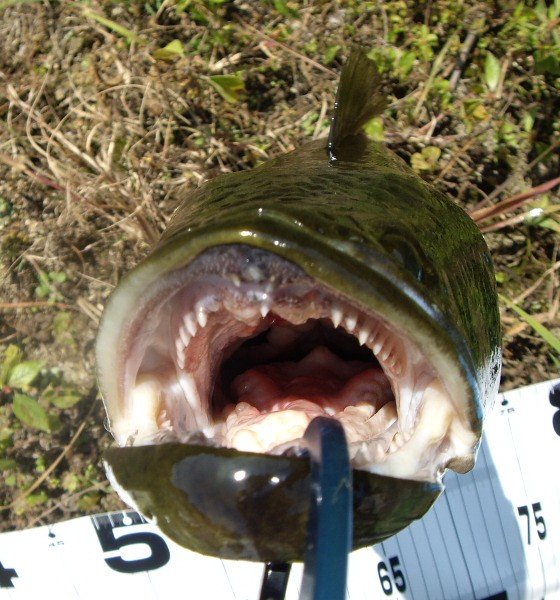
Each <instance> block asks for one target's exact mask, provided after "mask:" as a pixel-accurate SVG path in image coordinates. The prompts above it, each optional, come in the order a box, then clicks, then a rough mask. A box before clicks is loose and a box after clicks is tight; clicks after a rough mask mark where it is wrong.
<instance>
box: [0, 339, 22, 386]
mask: <svg viewBox="0 0 560 600" xmlns="http://www.w3.org/2000/svg"><path fill="white" fill-rule="evenodd" d="M22 356H23V352H22V351H21V350H20V349H19V348H18V347H17V346H15V345H14V344H10V345H9V346H8V347H7V348H6V350H5V351H4V356H3V360H2V368H1V369H0V387H3V386H5V385H6V384H7V383H8V379H9V378H10V373H11V371H12V369H13V368H14V366H15V365H17V364H18V363H19V362H20V361H21V358H22Z"/></svg>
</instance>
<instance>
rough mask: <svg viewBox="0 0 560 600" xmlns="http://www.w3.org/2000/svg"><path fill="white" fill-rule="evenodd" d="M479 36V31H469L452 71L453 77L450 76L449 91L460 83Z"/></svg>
mask: <svg viewBox="0 0 560 600" xmlns="http://www.w3.org/2000/svg"><path fill="white" fill-rule="evenodd" d="M477 37H478V32H476V33H475V32H474V31H469V33H468V34H467V37H466V38H465V41H464V42H463V45H462V46H461V52H460V53H459V59H458V60H457V65H456V67H455V69H454V70H453V73H451V77H450V78H449V91H451V92H452V91H453V90H454V89H455V88H456V87H457V84H458V83H459V78H460V77H461V73H462V72H463V69H464V68H465V66H466V64H467V60H468V58H469V56H470V54H471V51H472V49H473V46H474V43H475V42H476V39H477Z"/></svg>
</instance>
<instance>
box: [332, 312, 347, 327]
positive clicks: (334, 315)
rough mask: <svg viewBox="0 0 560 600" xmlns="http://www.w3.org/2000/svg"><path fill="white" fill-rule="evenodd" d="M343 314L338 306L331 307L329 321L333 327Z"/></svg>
mask: <svg viewBox="0 0 560 600" xmlns="http://www.w3.org/2000/svg"><path fill="white" fill-rule="evenodd" d="M343 316H344V315H343V313H342V309H340V308H339V307H338V306H333V307H332V308H331V321H332V323H333V325H334V328H335V329H336V328H337V327H338V326H339V325H340V324H341V323H342V317H343Z"/></svg>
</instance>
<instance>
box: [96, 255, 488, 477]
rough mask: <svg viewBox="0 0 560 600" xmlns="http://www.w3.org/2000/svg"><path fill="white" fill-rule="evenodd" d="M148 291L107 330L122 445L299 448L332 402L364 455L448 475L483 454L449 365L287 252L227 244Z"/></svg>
mask: <svg viewBox="0 0 560 600" xmlns="http://www.w3.org/2000/svg"><path fill="white" fill-rule="evenodd" d="M143 291H144V290H143ZM139 295H140V301H139V308H138V309H137V310H136V312H135V314H132V315H130V314H125V313H126V312H127V311H123V310H122V309H121V308H120V307H119V305H118V302H117V303H115V302H113V304H112V306H110V311H109V313H108V315H106V317H105V318H104V323H103V326H102V331H101V332H100V336H99V345H98V358H99V359H100V361H99V362H100V385H101V389H102V391H103V393H104V401H105V404H106V408H107V412H108V415H109V419H110V426H111V430H112V432H113V434H114V435H115V437H116V439H117V441H118V443H119V444H120V445H123V446H124V445H144V444H153V443H160V442H165V441H181V442H187V443H204V444H209V445H216V446H225V447H232V448H236V449H238V450H240V451H249V452H266V453H272V454H274V453H276V454H281V453H285V452H296V453H297V452H298V451H299V449H300V448H301V447H302V437H303V432H304V431H305V429H306V427H307V425H308V424H309V422H310V420H311V419H312V418H313V417H314V416H317V415H318V414H327V415H329V416H332V417H333V418H336V419H338V420H339V421H340V422H341V423H342V425H343V427H344V430H345V433H346V436H347V439H348V444H349V451H350V455H351V459H352V463H353V466H354V467H355V468H359V469H364V470H368V471H371V472H375V473H379V474H384V475H389V476H393V477H399V478H408V479H421V480H426V481H437V480H438V479H439V478H440V476H441V474H442V472H443V471H444V470H445V468H446V466H447V465H448V464H449V463H450V462H455V463H456V464H462V465H463V467H465V466H466V467H467V468H468V466H469V465H470V464H472V462H473V461H474V454H475V449H476V445H477V442H478V437H479V435H478V432H477V431H473V430H472V428H471V427H470V425H469V419H468V418H467V416H466V415H465V411H464V407H465V405H466V403H467V400H466V398H456V397H452V396H451V394H450V393H449V391H448V387H447V386H446V382H447V380H449V379H450V376H449V374H448V373H442V372H441V369H440V370H439V371H436V369H435V368H434V366H433V364H432V362H431V361H430V360H428V359H427V358H426V355H427V353H426V352H424V351H422V349H420V348H419V347H418V345H417V344H415V343H413V342H412V341H411V339H410V338H409V337H408V336H406V335H405V334H403V333H402V332H401V331H399V330H398V328H397V327H396V326H395V325H394V324H391V323H389V322H388V321H387V320H385V319H384V318H382V317H380V316H378V315H375V314H373V313H371V312H370V311H367V310H366V309H365V308H364V307H363V306H360V305H358V304H356V303H354V302H353V301H352V300H351V299H349V298H346V297H344V294H342V293H340V292H339V291H335V290H332V289H328V288H327V287H325V286H323V285H319V284H318V283H317V281H315V280H314V279H313V278H311V277H310V276H309V275H307V274H305V273H304V272H303V271H301V269H299V268H298V267H296V266H295V265H294V264H292V263H290V262H289V261H286V260H285V259H282V258H280V257H278V256H275V255H273V254H271V253H269V252H266V251H261V250H257V249H255V248H251V247H249V246H242V245H231V246H227V247H226V246H224V247H221V248H215V249H212V250H209V251H207V252H205V253H204V254H202V255H201V256H200V257H199V258H198V259H196V260H195V261H193V263H191V265H190V266H188V267H185V268H183V269H179V270H177V271H175V272H173V273H172V274H171V275H169V276H167V278H166V282H165V284H164V285H163V286H162V290H161V291H157V292H154V293H153V294H152V295H151V296H149V295H148V297H147V299H146V298H145V297H144V296H143V295H142V293H140V290H139ZM110 339H113V340H116V342H117V344H116V346H117V347H115V348H113V347H111V346H109V344H108V340H110ZM341 348H342V349H341ZM430 351H431V352H433V348H431V349H430ZM452 368H453V365H452V364H450V369H452ZM452 375H453V374H452ZM111 381H112V382H113V389H116V390H118V393H116V394H115V393H111V391H110V388H111ZM313 381H315V382H317V381H319V384H317V383H315V384H314V383H313ZM314 385H315V387H313V386H314Z"/></svg>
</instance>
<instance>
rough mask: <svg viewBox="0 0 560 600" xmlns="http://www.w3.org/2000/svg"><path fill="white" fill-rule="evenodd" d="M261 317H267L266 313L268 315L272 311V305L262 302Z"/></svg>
mask: <svg viewBox="0 0 560 600" xmlns="http://www.w3.org/2000/svg"><path fill="white" fill-rule="evenodd" d="M260 311H261V317H262V318H263V319H264V318H265V317H266V315H268V312H269V311H270V307H269V306H268V304H265V303H263V304H261V308H260Z"/></svg>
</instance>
